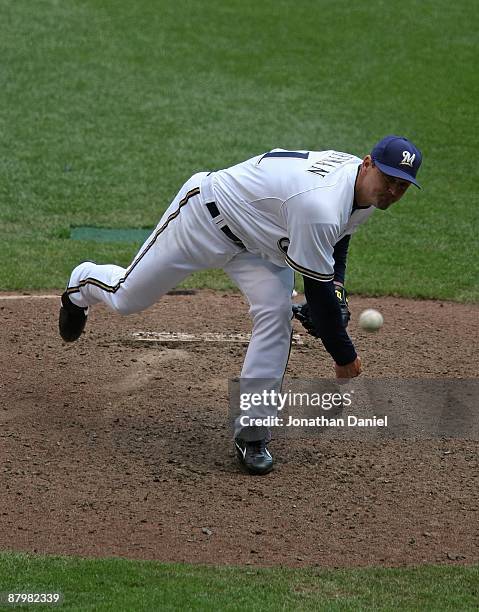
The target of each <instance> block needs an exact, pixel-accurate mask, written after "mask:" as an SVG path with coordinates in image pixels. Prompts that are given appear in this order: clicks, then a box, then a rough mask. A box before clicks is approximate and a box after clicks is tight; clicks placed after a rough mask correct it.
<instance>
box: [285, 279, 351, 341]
mask: <svg viewBox="0 0 479 612" xmlns="http://www.w3.org/2000/svg"><path fill="white" fill-rule="evenodd" d="M334 292H335V294H336V297H337V298H338V302H339V308H340V310H341V318H342V319H343V325H344V327H347V326H348V323H349V319H350V318H351V313H350V311H349V306H348V296H347V293H346V289H345V288H344V287H342V286H341V285H335V287H334ZM293 316H294V317H296V319H298V321H299V322H300V323H301V325H302V326H303V327H304V329H305V330H306V331H307V332H308V334H310V335H311V336H314V337H315V338H319V334H318V333H317V331H316V328H315V327H314V323H313V320H312V319H311V314H310V312H309V305H308V302H303V303H302V304H293Z"/></svg>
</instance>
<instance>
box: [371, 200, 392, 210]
mask: <svg viewBox="0 0 479 612" xmlns="http://www.w3.org/2000/svg"><path fill="white" fill-rule="evenodd" d="M391 204H392V202H376V204H374V207H375V208H378V209H379V210H387V209H388V208H389V207H390V206H391Z"/></svg>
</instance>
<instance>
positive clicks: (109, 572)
mask: <svg viewBox="0 0 479 612" xmlns="http://www.w3.org/2000/svg"><path fill="white" fill-rule="evenodd" d="M9 589H14V590H16V591H17V592H58V591H60V592H61V593H62V594H63V596H64V600H63V603H62V605H61V606H59V609H60V610H112V611H113V610H171V611H173V610H178V611H181V612H183V611H184V610H205V611H207V610H222V611H223V610H225V611H226V610H271V611H274V612H276V611H277V610H328V611H335V610H338V611H339V610H393V609H400V610H421V611H423V610H424V611H426V610H461V611H463V612H465V611H467V610H477V602H478V598H479V568H478V567H466V568H452V567H420V568H409V569H375V568H368V569H357V570H353V569H351V570H321V569H307V570H291V569H284V568H277V569H254V568H237V567H219V568H216V567H208V566H194V565H178V564H161V563H154V562H144V561H143V562H133V561H127V560H123V559H102V560H93V559H72V558H61V557H34V556H27V555H23V554H11V553H3V554H0V592H3V593H5V592H6V590H9ZM38 608H40V609H41V608H42V606H38V607H37V606H35V609H38ZM15 609H17V608H15ZM30 609H31V608H30ZM43 609H46V607H43ZM49 609H50V610H51V609H55V608H54V607H52V606H49Z"/></svg>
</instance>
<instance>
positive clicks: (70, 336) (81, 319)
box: [58, 291, 88, 342]
mask: <svg viewBox="0 0 479 612" xmlns="http://www.w3.org/2000/svg"><path fill="white" fill-rule="evenodd" d="M61 299H62V305H61V308H60V316H59V318H58V328H59V330H60V336H61V337H62V338H63V340H65V342H74V341H75V340H78V338H79V337H80V336H81V335H82V332H83V330H84V329H85V325H86V318H87V315H88V308H81V307H80V306H76V305H75V304H74V303H73V302H72V301H71V300H70V298H69V297H68V293H67V292H66V291H65V293H64V294H63V295H62V298H61Z"/></svg>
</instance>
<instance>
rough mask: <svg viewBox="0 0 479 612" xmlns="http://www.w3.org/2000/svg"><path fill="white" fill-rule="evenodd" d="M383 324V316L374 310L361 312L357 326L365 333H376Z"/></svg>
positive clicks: (369, 309)
mask: <svg viewBox="0 0 479 612" xmlns="http://www.w3.org/2000/svg"><path fill="white" fill-rule="evenodd" d="M383 323H384V319H383V315H382V314H381V313H380V312H379V311H378V310H374V308H368V309H367V310H363V312H362V313H361V314H360V315H359V326H360V327H361V329H364V330H365V331H369V332H373V331H378V329H379V328H380V327H382V324H383Z"/></svg>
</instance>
